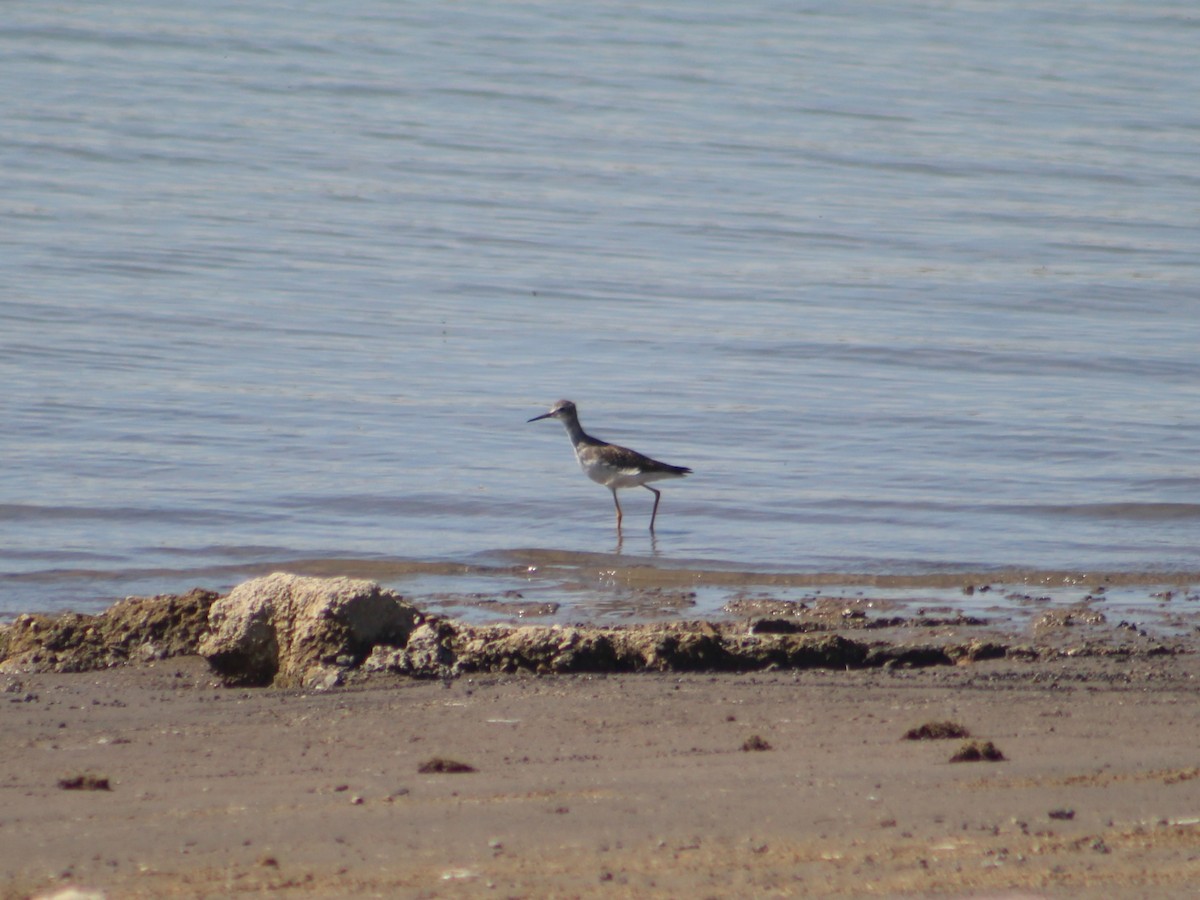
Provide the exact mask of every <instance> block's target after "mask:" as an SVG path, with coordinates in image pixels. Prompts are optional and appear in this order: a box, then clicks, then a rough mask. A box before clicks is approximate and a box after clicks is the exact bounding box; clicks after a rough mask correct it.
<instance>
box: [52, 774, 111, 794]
mask: <svg viewBox="0 0 1200 900" xmlns="http://www.w3.org/2000/svg"><path fill="white" fill-rule="evenodd" d="M58 786H59V788H61V789H62V790H64V791H111V790H112V785H111V784H110V783H109V781H108V779H107V778H105V777H103V776H102V775H92V774H90V773H83V774H81V775H68V776H67V777H66V778H60V779H58Z"/></svg>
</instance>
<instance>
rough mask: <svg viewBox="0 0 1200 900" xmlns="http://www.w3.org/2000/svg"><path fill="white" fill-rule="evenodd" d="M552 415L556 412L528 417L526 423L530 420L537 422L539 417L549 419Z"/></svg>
mask: <svg viewBox="0 0 1200 900" xmlns="http://www.w3.org/2000/svg"><path fill="white" fill-rule="evenodd" d="M552 415H554V413H542V414H541V415H540V416H534V417H533V418H532V419H527V420H526V421H525V424H526V425H528V424H529V423H530V422H536V421H537V420H538V419H548V418H550V417H551V416H552Z"/></svg>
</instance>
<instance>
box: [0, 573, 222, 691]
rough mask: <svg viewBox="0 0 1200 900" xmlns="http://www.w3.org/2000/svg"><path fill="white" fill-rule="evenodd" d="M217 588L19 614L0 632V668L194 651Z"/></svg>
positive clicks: (70, 666)
mask: <svg viewBox="0 0 1200 900" xmlns="http://www.w3.org/2000/svg"><path fill="white" fill-rule="evenodd" d="M216 599H217V594H216V593H214V592H213V591H205V590H200V589H199V588H197V589H196V590H193V591H191V592H189V593H187V594H163V595H159V596H157V597H128V598H126V599H125V600H121V601H119V602H117V603H115V604H113V605H112V606H111V607H110V608H109V609H107V610H106V611H105V612H103V613H102V614H100V615H98V616H89V615H83V614H81V613H63V614H61V615H57V616H45V615H21V616H17V618H16V619H15V620H14V621H13V623H12V624H11V625H9V626H8V627H7V628H6V629H4V630H3V632H0V673H4V674H15V673H21V672H30V673H32V672H86V671H90V670H92V669H103V668H107V667H109V666H115V665H121V664H123V663H127V662H146V661H150V660H155V659H165V658H167V657H170V656H181V655H186V654H194V653H195V652H196V648H197V647H198V646H199V643H200V636H201V635H202V634H203V633H204V632H205V631H207V630H208V611H209V607H211V606H212V603H213V601H214V600H216Z"/></svg>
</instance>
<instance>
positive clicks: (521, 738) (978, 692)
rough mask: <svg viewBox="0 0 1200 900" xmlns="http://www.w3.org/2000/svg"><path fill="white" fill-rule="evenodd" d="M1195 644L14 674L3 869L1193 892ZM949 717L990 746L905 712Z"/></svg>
mask: <svg viewBox="0 0 1200 900" xmlns="http://www.w3.org/2000/svg"><path fill="white" fill-rule="evenodd" d="M1177 649H1178V648H1177ZM1184 650H1185V652H1173V653H1147V654H1134V655H1124V656H1122V655H1116V656H1103V655H1101V656H1080V657H1077V658H1072V657H1069V656H1067V657H1061V658H1057V659H1042V660H1036V661H1022V660H1018V659H993V660H985V661H978V662H974V663H970V664H965V665H958V666H937V667H932V668H924V669H903V668H882V669H880V668H876V669H869V670H859V671H846V672H839V671H820V670H818V671H802V672H767V673H762V672H760V673H754V674H732V673H727V674H721V675H708V674H687V675H679V674H647V673H643V674H625V675H599V674H597V675H572V676H564V675H555V676H533V675H512V676H507V675H483V676H476V677H462V678H458V679H453V680H446V681H440V680H412V679H406V678H403V677H398V676H394V675H386V674H375V675H371V676H369V677H363V678H362V679H360V680H358V681H356V682H355V683H352V684H351V685H349V686H348V687H345V688H341V689H338V690H333V691H328V692H322V693H306V692H303V691H291V690H279V689H269V688H267V689H239V688H234V689H231V688H226V687H221V686H219V685H218V683H217V682H216V681H215V680H214V679H213V677H212V675H211V674H210V672H209V670H208V668H207V666H206V665H205V663H204V662H203V661H202V660H200V659H199V658H197V657H192V656H184V657H178V658H173V659H166V660H160V661H157V662H154V663H149V664H142V665H138V666H131V667H122V668H115V669H108V670H104V671H98V672H87V673H80V674H37V675H9V676H3V677H0V688H3V691H4V692H3V693H2V694H0V703H2V706H0V710H2V711H0V715H2V717H3V723H4V727H3V728H2V729H0V760H3V763H2V768H0V772H2V774H0V788H2V793H0V797H2V798H3V802H2V804H0V810H2V811H0V872H2V873H3V882H2V883H3V885H4V887H3V890H0V896H3V897H6V898H7V897H25V896H31V895H32V896H39V895H43V894H49V895H52V894H53V893H54V892H55V891H58V890H62V889H63V888H64V887H66V886H69V885H74V886H77V887H80V888H86V889H92V890H96V891H100V892H102V895H103V896H107V897H160V896H170V897H215V896H230V895H235V894H240V893H258V892H268V893H270V894H271V895H272V896H297V897H301V896H302V897H340V896H348V895H358V896H389V897H390V896H398V897H460V896H489V897H495V896H502V897H511V896H530V897H534V896H572V897H574V896H580V897H591V896H604V897H613V896H616V897H633V896H638V897H644V896H664V897H674V896H698V897H706V896H707V897H716V896H751V895H753V896H845V897H860V896H865V895H871V896H928V895H931V894H945V895H949V896H991V897H994V896H1006V897H1014V896H1022V897H1025V896H1071V897H1077V896H1088V897H1147V896H1155V897H1171V896H1180V897H1183V896H1194V893H1195V890H1196V885H1197V884H1200V768H1198V767H1200V754H1198V753H1197V750H1196V746H1197V738H1198V737H1200V693H1198V691H1197V676H1198V674H1200V665H1198V663H1197V657H1196V654H1195V653H1194V652H1192V651H1191V649H1188V648H1184ZM946 720H949V721H953V722H955V723H958V724H960V725H962V726H965V727H966V728H967V729H968V730H969V731H970V732H971V735H972V736H973V737H974V738H976V739H979V740H981V741H991V742H992V743H993V744H994V746H995V747H996V748H997V749H998V750H999V751H1000V752H1001V753H1002V754H1003V756H1004V760H1003V761H998V762H986V761H983V762H964V763H951V762H950V761H949V760H950V758H951V756H952V755H953V754H954V753H955V752H956V751H957V750H958V749H959V748H960V746H961V745H962V744H963V742H964V741H963V739H961V738H953V739H947V740H905V739H904V738H903V735H904V734H905V732H906V731H908V730H909V729H911V728H914V727H916V726H920V725H922V724H924V723H927V722H940V721H946ZM756 747H757V748H758V749H752V748H756ZM744 748H745V749H744ZM435 760H441V761H443V762H444V761H451V762H459V763H463V764H466V765H467V766H469V767H470V768H472V769H473V770H474V771H467V772H452V771H432V772H427V773H422V772H421V771H420V769H421V768H422V767H423V765H424V764H427V763H430V762H431V761H435ZM425 767H426V768H429V767H428V766H425ZM432 768H433V769H435V770H437V769H439V768H440V769H443V770H444V769H446V768H453V766H446V765H444V764H443V765H440V766H439V765H434V766H433V767H432ZM72 779H76V780H77V781H76V782H74V783H73V782H72V781H71V780H72ZM105 785H106V786H107V789H104V786H105ZM88 787H91V788H97V787H99V788H100V789H86V788H88ZM71 788H84V789H71Z"/></svg>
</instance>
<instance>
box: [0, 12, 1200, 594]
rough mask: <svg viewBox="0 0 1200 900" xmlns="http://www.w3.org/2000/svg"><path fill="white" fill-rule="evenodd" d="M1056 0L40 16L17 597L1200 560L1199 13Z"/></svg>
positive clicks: (12, 448) (0, 446)
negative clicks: (578, 568)
mask: <svg viewBox="0 0 1200 900" xmlns="http://www.w3.org/2000/svg"><path fill="white" fill-rule="evenodd" d="M1043 6H1044V5H1043V4H1024V3H1016V2H1000V3H964V4H954V5H952V6H947V5H946V4H941V3H905V4H899V5H894V6H884V7H881V6H879V5H878V4H860V3H848V4H836V5H825V4H809V5H801V6H796V5H794V4H775V3H769V2H751V3H746V4H741V5H739V6H738V7H737V8H736V10H728V11H722V10H709V9H700V8H698V7H696V6H695V4H689V3H682V2H680V3H659V4H654V9H652V10H649V9H644V8H640V7H639V6H636V5H625V4H568V5H563V4H549V3H536V2H531V3H507V2H506V3H487V2H480V0H468V2H464V3H458V4H453V5H446V4H428V5H424V4H418V5H408V4H406V5H400V6H398V5H396V4H390V3H384V2H374V3H373V2H357V0H350V2H347V3H344V4H339V5H338V6H337V7H336V8H334V7H332V6H328V7H326V6H319V5H318V6H314V5H309V4H287V3H275V4H254V5H253V6H251V7H247V6H245V5H243V4H228V5H220V4H205V5H204V6H203V7H196V8H191V7H178V6H177V5H172V4H166V3H162V2H154V0H146V2H142V3H119V4H116V5H111V4H110V5H107V6H103V7H101V6H91V5H86V4H81V5H74V4H51V5H46V4H17V5H14V6H11V7H10V8H9V9H8V10H7V15H6V17H5V22H4V24H3V25H0V50H2V51H3V55H2V57H0V59H3V62H0V72H3V75H4V80H5V84H6V86H7V88H8V89H7V90H6V91H4V92H3V94H2V96H0V112H3V118H4V121H5V122H6V128H5V129H4V132H3V133H2V134H0V163H2V165H0V188H2V189H0V209H2V210H3V215H4V221H5V223H6V226H5V228H4V229H3V230H2V231H0V253H3V255H4V258H5V259H6V264H5V266H4V268H3V274H2V275H0V279H2V282H0V378H2V380H3V384H4V385H5V391H4V395H3V399H2V400H0V409H2V411H3V422H4V427H3V429H2V430H0V458H2V459H3V460H4V463H5V470H6V471H5V476H6V477H5V478H4V479H3V482H2V484H0V615H4V614H11V613H13V612H17V611H24V610H35V609H36V610H41V609H58V608H63V607H66V606H70V607H74V608H77V609H93V608H99V607H100V606H103V605H106V604H107V603H108V602H110V601H111V600H112V599H113V598H114V597H119V596H123V595H125V594H127V593H143V592H154V591H171V590H181V589H185V588H188V587H191V586H192V585H194V584H201V585H205V586H210V587H225V586H228V585H230V584H232V583H235V582H236V581H238V580H241V578H243V577H245V576H246V575H247V574H250V573H253V572H257V571H263V570H266V569H270V568H274V567H284V566H288V565H293V566H296V565H304V564H306V563H311V562H312V561H314V560H326V559H330V558H332V559H335V560H340V561H342V563H343V564H344V568H345V569H346V570H347V571H357V570H359V569H361V568H363V567H364V566H365V565H366V564H368V563H370V564H383V565H384V568H383V570H382V571H384V572H386V573H388V574H389V577H390V578H391V579H392V580H393V581H394V582H395V583H396V584H398V585H399V586H400V587H401V588H403V587H404V586H405V584H406V583H407V581H408V579H409V577H410V574H413V575H415V573H417V572H418V571H422V572H425V573H426V574H423V575H421V578H422V579H427V578H429V577H431V576H430V575H429V574H428V573H429V572H435V573H438V574H437V575H436V577H437V578H444V579H447V580H448V581H449V582H451V583H453V582H454V578H455V576H454V573H455V571H458V570H455V569H454V568H453V566H454V565H459V564H461V565H463V566H471V567H476V569H475V571H478V572H482V573H483V575H484V576H486V575H487V574H488V573H489V572H491V571H492V569H491V568H490V567H492V566H497V567H498V568H499V570H500V571H503V572H510V571H519V568H520V566H521V565H524V564H525V562H526V558H527V557H526V555H525V551H527V550H530V549H533V550H536V551H538V552H539V553H552V554H566V555H565V556H564V557H562V558H563V559H567V560H572V559H575V560H577V561H580V564H583V562H584V561H587V560H589V559H591V557H589V556H587V554H600V555H602V557H607V556H612V557H613V559H614V560H615V562H614V563H613V565H622V564H624V563H633V564H635V565H638V566H649V567H658V568H666V569H676V568H684V569H695V570H697V571H700V570H710V569H720V570H734V571H740V572H746V573H764V572H779V571H786V572H799V573H806V572H835V573H838V572H841V573H862V572H867V573H877V574H884V575H888V574H900V575H911V574H916V575H923V574H925V575H939V574H942V573H946V572H956V571H972V572H978V571H984V572H987V571H993V570H1035V569H1036V570H1043V569H1044V570H1070V571H1083V572H1090V571H1100V570H1103V571H1116V572H1141V571H1147V572H1150V573H1158V574H1161V573H1178V572H1181V571H1184V572H1190V571H1194V570H1197V569H1200V564H1198V561H1197V549H1196V548H1197V545H1198V541H1197V538H1198V537H1200V473H1198V469H1197V463H1196V459H1197V453H1196V451H1197V447H1198V445H1200V426H1198V419H1197V409H1200V360H1198V356H1197V352H1196V348H1197V347H1198V346H1200V315H1197V302H1198V299H1197V298H1198V296H1200V293H1198V291H1197V288H1198V287H1200V263H1198V262H1197V260H1198V258H1200V256H1198V254H1197V253H1196V248H1197V247H1200V218H1198V217H1197V215H1196V212H1197V209H1198V208H1200V172H1198V170H1197V168H1196V163H1195V161H1196V159H1197V158H1198V157H1197V151H1198V150H1200V107H1198V106H1197V104H1196V103H1195V97H1196V96H1198V95H1200V67H1197V66H1196V65H1195V47H1196V45H1197V40H1198V39H1200V24H1198V23H1200V20H1197V19H1196V18H1195V17H1194V16H1193V15H1192V10H1191V7H1190V5H1187V4H1184V3H1175V4H1171V3H1150V4H1146V3H1131V2H1129V3H1122V2H1112V3H1104V4H1093V3H1082V2H1080V3H1060V4H1054V5H1053V8H1051V9H1045V8H1042V7H1043ZM560 397H568V398H570V399H573V400H574V401H575V402H576V403H577V404H578V405H579V408H580V411H581V417H582V420H583V424H584V426H585V427H586V428H587V429H588V430H589V431H591V432H593V433H594V434H596V435H598V436H599V437H602V438H605V439H608V440H612V441H615V442H619V443H623V444H628V445H630V446H633V447H635V448H636V449H639V450H641V451H643V452H645V453H648V454H650V455H653V456H655V457H657V458H660V459H663V460H665V461H667V462H671V463H674V464H678V465H687V466H691V467H692V468H693V469H694V470H695V474H694V475H693V476H691V477H690V478H688V479H686V480H684V481H682V482H672V483H669V484H667V485H665V486H664V494H663V503H662V508H661V511H660V515H659V525H658V533H657V535H656V537H655V538H654V539H653V540H652V539H651V537H650V535H649V534H648V533H647V532H646V530H645V524H646V522H647V520H648V517H649V510H650V501H651V500H652V498H651V496H650V494H649V493H648V492H645V491H634V492H627V493H626V494H625V495H624V498H625V499H623V505H624V506H625V510H626V527H625V533H624V540H623V541H622V542H621V543H620V544H618V542H617V541H616V537H615V534H614V530H613V521H612V508H611V501H610V498H609V496H608V493H607V492H606V491H605V490H604V489H603V488H600V487H598V486H596V485H594V484H592V483H591V482H589V481H588V480H587V479H586V478H584V477H583V476H582V474H581V473H580V472H579V471H578V469H577V468H576V466H575V463H574V460H573V459H572V456H571V449H570V446H569V444H568V443H567V441H566V438H565V436H564V435H563V433H562V429H561V428H560V427H559V426H558V425H557V424H556V423H553V422H538V423H535V424H532V425H526V424H525V420H526V419H528V418H529V417H530V416H532V415H535V414H537V413H540V412H542V411H544V410H545V409H546V408H548V406H549V404H551V403H552V402H553V401H555V400H557V399H558V398H560ZM571 554H578V556H572V555H571ZM618 554H619V556H620V558H619V559H618V558H617V555H618ZM430 564H438V565H434V566H433V568H430ZM441 564H449V567H448V568H447V567H445V566H441V567H439V566H440V565H441ZM322 565H324V564H322ZM514 566H515V567H516V568H515V569H514V568H513V567H514ZM334 568H337V567H336V566H335V567H334ZM421 583H422V585H426V582H425V581H424V580H423V581H422V582H421ZM498 583H499V582H498ZM435 588H436V585H433V586H430V587H429V589H430V590H434V589H435Z"/></svg>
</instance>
